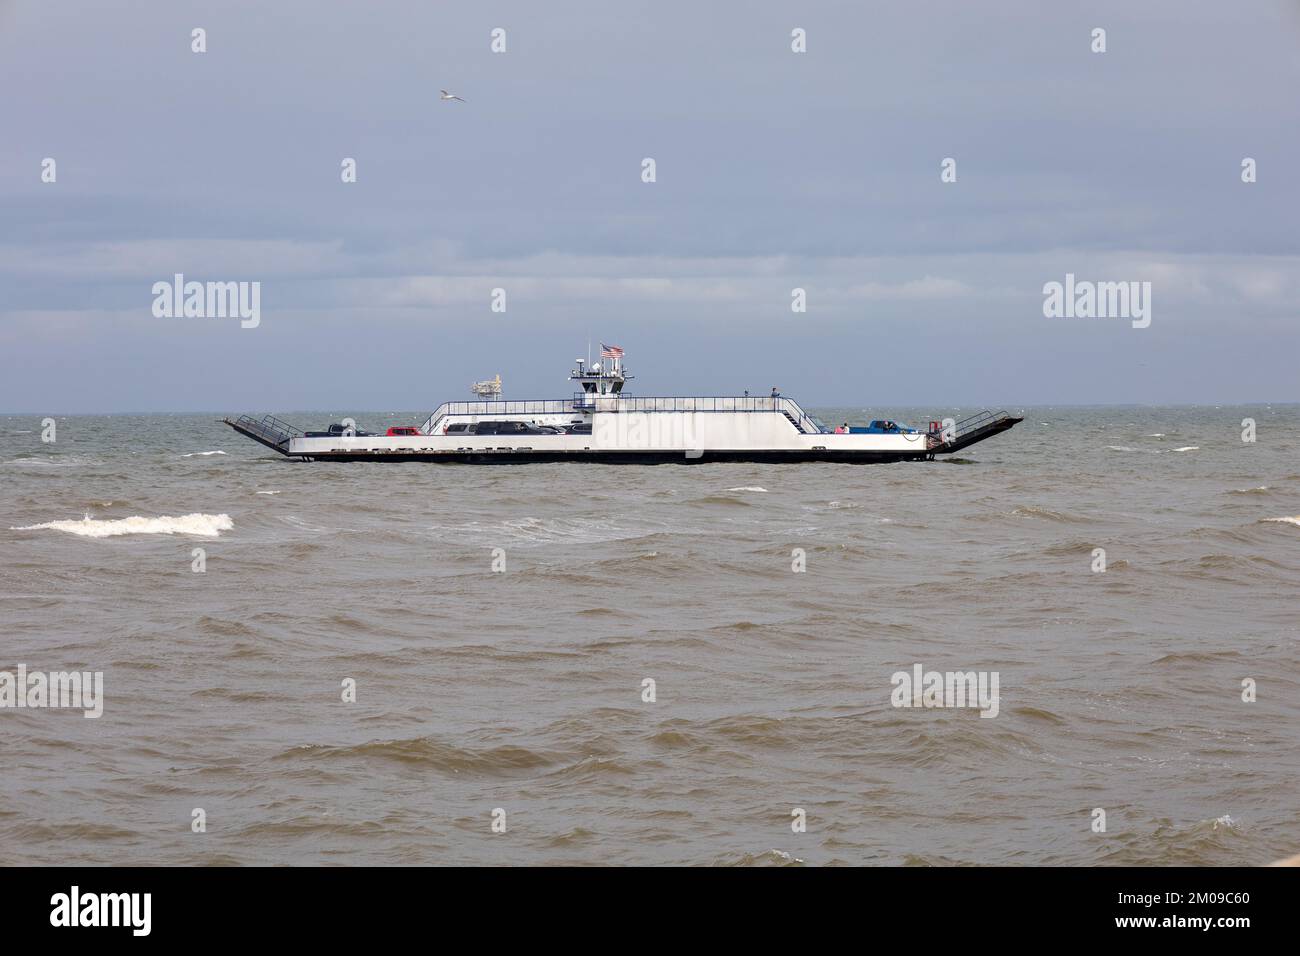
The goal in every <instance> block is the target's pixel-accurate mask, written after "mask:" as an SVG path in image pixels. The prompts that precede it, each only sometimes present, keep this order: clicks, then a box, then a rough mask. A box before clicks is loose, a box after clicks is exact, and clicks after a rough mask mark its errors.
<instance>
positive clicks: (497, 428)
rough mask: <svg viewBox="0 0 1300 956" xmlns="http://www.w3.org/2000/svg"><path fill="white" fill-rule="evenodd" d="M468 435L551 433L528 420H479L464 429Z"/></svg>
mask: <svg viewBox="0 0 1300 956" xmlns="http://www.w3.org/2000/svg"><path fill="white" fill-rule="evenodd" d="M466 433H467V434H470V435H548V434H549V435H553V434H555V432H553V431H550V430H549V429H548V430H546V431H543V430H542V429H541V428H539V427H538V426H536V425H531V424H529V423H528V422H479V423H478V424H476V425H471V426H470V427H469V428H468V429H466Z"/></svg>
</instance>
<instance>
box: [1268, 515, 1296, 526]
mask: <svg viewBox="0 0 1300 956" xmlns="http://www.w3.org/2000/svg"><path fill="white" fill-rule="evenodd" d="M1264 520H1265V521H1278V522H1281V523H1282V524H1293V525H1300V515H1284V516H1282V517H1281V518H1265V519H1264Z"/></svg>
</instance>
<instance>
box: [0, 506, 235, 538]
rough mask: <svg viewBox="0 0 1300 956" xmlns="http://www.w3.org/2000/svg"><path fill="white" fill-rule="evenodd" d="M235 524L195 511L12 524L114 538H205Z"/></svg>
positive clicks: (18, 529)
mask: <svg viewBox="0 0 1300 956" xmlns="http://www.w3.org/2000/svg"><path fill="white" fill-rule="evenodd" d="M234 526H235V523H234V522H233V521H231V520H230V515H207V514H199V513H198V512H195V513H194V514H188V515H181V516H179V517H176V518H172V517H168V516H166V515H164V516H163V517H161V518H142V517H139V516H138V515H137V516H134V517H131V518H117V519H113V520H102V521H101V520H99V519H96V518H92V517H91V516H90V515H86V516H85V517H84V518H82V519H81V520H80V521H46V522H44V523H42V524H32V525H26V526H24V527H21V528H10V529H9V530H10V531H45V530H49V531H66V532H67V533H68V534H75V535H78V536H80V537H83V538H112V537H115V536H117V535H120V534H192V535H199V536H200V537H205V538H215V537H216V536H217V535H219V534H221V532H223V531H229V530H230V529H231V528H233V527H234Z"/></svg>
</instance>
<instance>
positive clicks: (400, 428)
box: [385, 425, 420, 438]
mask: <svg viewBox="0 0 1300 956" xmlns="http://www.w3.org/2000/svg"><path fill="white" fill-rule="evenodd" d="M385 434H387V435H388V437H389V438H392V437H394V436H395V435H418V434H420V429H418V428H416V427H415V426H414V425H394V426H393V427H392V428H390V429H388V431H387V432H386V433H385Z"/></svg>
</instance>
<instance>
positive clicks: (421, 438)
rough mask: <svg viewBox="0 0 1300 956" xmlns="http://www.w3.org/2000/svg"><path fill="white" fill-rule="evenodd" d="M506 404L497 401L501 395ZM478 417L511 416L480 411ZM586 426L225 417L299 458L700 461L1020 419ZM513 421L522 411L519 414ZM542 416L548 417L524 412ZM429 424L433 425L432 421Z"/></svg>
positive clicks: (669, 418) (985, 429)
mask: <svg viewBox="0 0 1300 956" xmlns="http://www.w3.org/2000/svg"><path fill="white" fill-rule="evenodd" d="M503 404H504V403H503ZM476 417H478V418H480V419H488V418H493V419H495V420H503V419H504V420H510V418H508V417H507V416H506V414H505V413H493V412H492V411H490V410H489V411H486V412H483V413H480V414H479V415H477V416H476ZM589 417H590V421H591V434H541V435H538V434H529V435H510V436H506V435H474V434H436V433H435V434H419V435H403V436H366V435H354V436H347V435H330V436H326V437H306V436H302V435H291V434H288V433H287V432H283V431H281V432H276V433H267V432H261V433H259V431H258V430H257V427H256V423H252V420H249V419H241V420H237V421H232V420H230V419H227V420H226V422H227V424H230V425H231V426H232V427H233V428H235V429H236V430H237V431H240V432H241V433H242V434H245V435H246V436H248V437H250V438H253V439H254V440H256V441H259V442H261V443H262V444H264V445H266V446H267V447H269V448H273V449H275V450H276V451H278V452H280V453H281V454H283V455H286V456H288V457H291V458H298V459H301V460H304V461H339V462H352V461H382V462H397V461H407V462H411V461H421V462H439V463H445V464H520V463H525V462H590V463H602V464H666V463H673V462H675V463H680V464H700V463H704V462H721V461H745V462H771V463H783V462H810V461H821V462H846V463H878V462H894V461H917V460H924V459H927V458H933V457H934V456H935V455H941V454H950V453H952V452H954V451H957V450H959V449H961V448H964V447H966V446H968V445H971V444H974V443H975V442H976V441H982V440H983V439H985V438H988V437H990V436H991V435H993V434H997V433H999V432H1002V431H1006V430H1007V429H1009V428H1011V427H1013V426H1014V425H1015V424H1017V423H1019V422H1020V421H1022V419H1021V418H1018V417H1012V416H1009V415H1006V414H1005V413H1002V414H1001V415H999V416H991V417H990V418H989V419H988V420H987V421H986V422H983V423H981V425H980V427H978V428H974V429H969V430H966V431H964V432H961V433H960V434H953V435H951V436H949V437H947V438H945V437H944V435H943V434H942V433H940V434H936V433H926V432H912V433H895V434H861V433H855V434H836V433H831V432H815V433H805V432H803V431H801V430H800V426H799V425H798V424H796V423H794V422H792V421H791V419H790V417H789V416H787V415H785V414H783V413H780V412H779V411H773V412H772V413H769V414H762V413H757V412H753V411H747V412H744V413H741V414H727V413H718V412H636V411H632V412H622V411H620V412H596V413H594V414H593V415H591V416H589ZM514 420H523V419H521V418H519V417H518V416H517V415H516V416H514ZM527 420H528V421H530V422H536V423H539V424H545V416H536V415H534V416H533V417H531V418H529V419H527ZM435 430H436V429H435Z"/></svg>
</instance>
